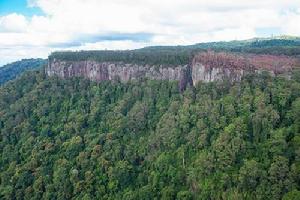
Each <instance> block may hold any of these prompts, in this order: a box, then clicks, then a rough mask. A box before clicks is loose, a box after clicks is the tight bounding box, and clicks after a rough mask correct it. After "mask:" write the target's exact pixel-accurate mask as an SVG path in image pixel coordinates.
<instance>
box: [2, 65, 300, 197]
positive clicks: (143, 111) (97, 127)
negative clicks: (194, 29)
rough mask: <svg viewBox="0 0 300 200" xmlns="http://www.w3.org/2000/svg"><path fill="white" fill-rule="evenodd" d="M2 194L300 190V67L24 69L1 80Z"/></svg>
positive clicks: (285, 193)
mask: <svg viewBox="0 0 300 200" xmlns="http://www.w3.org/2000/svg"><path fill="white" fill-rule="evenodd" d="M0 116H1V117H0V134H1V137H0V156H1V159H0V178H1V180H0V199H37V200H39V199H61V200H62V199H78V200H81V199H85V200H88V199H128V200H129V199H232V200H235V199H249V200H250V199H264V200H265V199H272V200H275V199H284V200H292V199H293V200H294V199H299V196H300V75H299V73H294V75H293V77H292V79H291V80H288V79H284V78H280V77H276V78H275V77H271V76H269V75H268V74H267V73H262V74H249V75H247V76H245V77H244V78H243V80H242V81H241V82H237V83H234V84H232V83H230V82H226V81H224V82H212V83H201V82H200V83H198V84H197V85H196V86H195V87H189V88H187V89H186V90H185V91H184V92H183V93H180V92H179V90H178V84H177V82H176V81H174V82H172V81H171V82H169V81H157V80H156V81H153V80H144V81H131V82H128V83H120V82H117V81H115V82H101V83H96V82H93V81H88V80H84V79H82V78H70V79H59V78H57V77H51V78H50V77H46V76H45V74H44V72H43V71H42V70H39V71H33V72H26V73H25V74H23V75H22V76H20V77H18V78H17V79H15V80H13V81H10V82H9V83H7V84H5V85H4V86H2V87H1V88H0Z"/></svg>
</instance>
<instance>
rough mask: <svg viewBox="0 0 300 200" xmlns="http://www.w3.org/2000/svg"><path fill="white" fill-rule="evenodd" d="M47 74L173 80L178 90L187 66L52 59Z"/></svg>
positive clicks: (124, 79) (186, 76) (107, 78)
mask: <svg viewBox="0 0 300 200" xmlns="http://www.w3.org/2000/svg"><path fill="white" fill-rule="evenodd" d="M46 74H47V75H48V76H52V75H57V76H59V77H61V78H68V77H73V76H82V77H85V78H88V79H90V80H94V81H105V80H120V81H121V82H127V81H129V80H135V79H142V78H147V79H153V80H175V81H179V86H180V90H183V89H185V87H186V85H187V83H188V80H189V79H188V76H189V73H188V66H187V65H183V66H182V65H179V66H172V67H166V66H151V65H137V64H124V63H121V62H117V63H111V62H96V61H76V62H66V61H59V60H53V61H51V62H50V61H49V63H48V67H47V68H46Z"/></svg>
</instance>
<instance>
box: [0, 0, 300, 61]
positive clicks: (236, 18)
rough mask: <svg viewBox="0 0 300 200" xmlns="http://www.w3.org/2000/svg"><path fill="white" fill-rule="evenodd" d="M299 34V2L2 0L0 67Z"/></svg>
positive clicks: (298, 0)
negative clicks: (61, 54) (85, 53)
mask: <svg viewBox="0 0 300 200" xmlns="http://www.w3.org/2000/svg"><path fill="white" fill-rule="evenodd" d="M272 35H273V36H279V35H293V36H299V35H300V0H251V1H241V0H0V65H3V64H5V63H9V62H12V61H16V60H20V59H22V58H37V57H41V58H46V57H47V56H48V55H49V54H50V53H51V52H53V51H58V50H89V49H93V50H95V49H114V50H115V49H136V48H141V47H144V46H153V45H189V44H195V43H200V42H209V41H230V40H241V39H250V38H253V37H269V36H272Z"/></svg>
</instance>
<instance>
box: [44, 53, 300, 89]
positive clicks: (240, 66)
mask: <svg viewBox="0 0 300 200" xmlns="http://www.w3.org/2000/svg"><path fill="white" fill-rule="evenodd" d="M298 65H299V60H298V59H295V58H291V57H287V56H272V55H254V54H242V55H238V54H231V53H225V52H221V53H215V52H210V51H208V52H202V53H199V54H196V55H195V56H194V58H193V59H192V61H191V64H190V65H178V66H163V65H137V64H124V63H122V62H96V61H63V60H56V59H52V60H51V61H49V63H48V67H47V68H46V74H47V75H48V76H53V75H57V76H59V77H61V78H68V77H73V76H81V77H85V78H87V79H90V80H94V81H104V80H120V81H121V82H127V81H129V80H134V79H142V78H147V79H153V80H175V81H179V88H180V90H184V89H185V88H186V86H187V84H189V83H191V84H193V85H195V84H197V83H198V82H199V81H202V82H211V81H222V80H224V79H227V80H229V81H231V82H235V81H240V80H241V78H242V76H243V75H244V74H246V73H251V72H261V71H269V72H270V74H271V75H274V76H275V75H277V74H283V75H285V76H287V77H289V76H290V73H291V70H292V69H293V68H294V67H295V66H298Z"/></svg>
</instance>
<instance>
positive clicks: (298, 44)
mask: <svg viewBox="0 0 300 200" xmlns="http://www.w3.org/2000/svg"><path fill="white" fill-rule="evenodd" d="M207 50H213V51H225V52H233V53H234V52H235V53H253V54H270V55H286V56H299V55H300V38H297V37H281V38H273V39H272V38H257V39H251V40H242V41H230V42H208V43H199V44H195V45H188V46H150V47H145V48H142V49H136V50H123V51H111V50H99V51H98V50H93V51H61V52H53V53H52V54H51V55H50V56H49V59H50V61H51V60H52V59H58V60H65V61H83V60H95V61H99V62H124V63H135V64H149V65H185V64H189V63H190V61H191V59H192V58H193V56H194V55H195V54H196V53H199V52H202V51H207Z"/></svg>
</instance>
